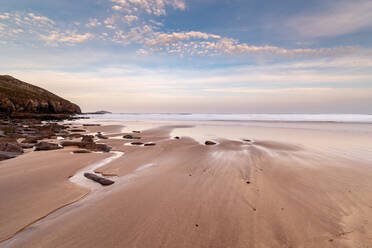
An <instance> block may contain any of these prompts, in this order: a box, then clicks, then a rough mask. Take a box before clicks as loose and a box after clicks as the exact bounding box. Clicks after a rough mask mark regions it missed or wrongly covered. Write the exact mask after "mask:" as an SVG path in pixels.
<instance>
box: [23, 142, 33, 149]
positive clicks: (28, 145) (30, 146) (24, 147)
mask: <svg viewBox="0 0 372 248" xmlns="http://www.w3.org/2000/svg"><path fill="white" fill-rule="evenodd" d="M20 145H21V147H22V149H31V148H33V147H34V146H35V145H34V144H24V143H21V144H20Z"/></svg>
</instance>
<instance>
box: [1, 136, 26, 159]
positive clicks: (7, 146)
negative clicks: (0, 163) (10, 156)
mask: <svg viewBox="0 0 372 248" xmlns="http://www.w3.org/2000/svg"><path fill="white" fill-rule="evenodd" d="M0 151H2V152H11V153H15V154H18V155H20V154H22V153H23V149H22V147H21V146H20V145H19V143H18V142H17V141H16V140H15V139H11V138H1V139H0Z"/></svg>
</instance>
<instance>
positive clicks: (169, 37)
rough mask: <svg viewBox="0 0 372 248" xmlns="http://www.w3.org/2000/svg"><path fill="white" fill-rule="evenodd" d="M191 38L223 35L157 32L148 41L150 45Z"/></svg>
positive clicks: (216, 37) (208, 37)
mask: <svg viewBox="0 0 372 248" xmlns="http://www.w3.org/2000/svg"><path fill="white" fill-rule="evenodd" d="M190 39H198V40H208V39H221V36H219V35H214V34H207V33H202V32H198V31H191V32H179V33H171V34H166V33H156V35H155V37H154V38H153V39H151V40H148V41H147V42H146V45H148V46H157V45H166V44H170V43H176V42H180V41H188V40H190Z"/></svg>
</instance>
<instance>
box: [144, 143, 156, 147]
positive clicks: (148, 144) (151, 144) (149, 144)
mask: <svg viewBox="0 0 372 248" xmlns="http://www.w3.org/2000/svg"><path fill="white" fill-rule="evenodd" d="M144 146H156V144H155V143H146V144H145V145H144Z"/></svg>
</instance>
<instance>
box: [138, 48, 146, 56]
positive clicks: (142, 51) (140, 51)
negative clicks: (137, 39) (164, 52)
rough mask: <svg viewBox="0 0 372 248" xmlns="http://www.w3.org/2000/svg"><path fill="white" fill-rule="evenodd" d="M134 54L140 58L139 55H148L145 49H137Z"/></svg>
mask: <svg viewBox="0 0 372 248" xmlns="http://www.w3.org/2000/svg"><path fill="white" fill-rule="evenodd" d="M136 54H137V55H139V56H141V55H147V54H148V52H147V51H146V50H145V49H142V48H141V49H138V50H137V51H136Z"/></svg>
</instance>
